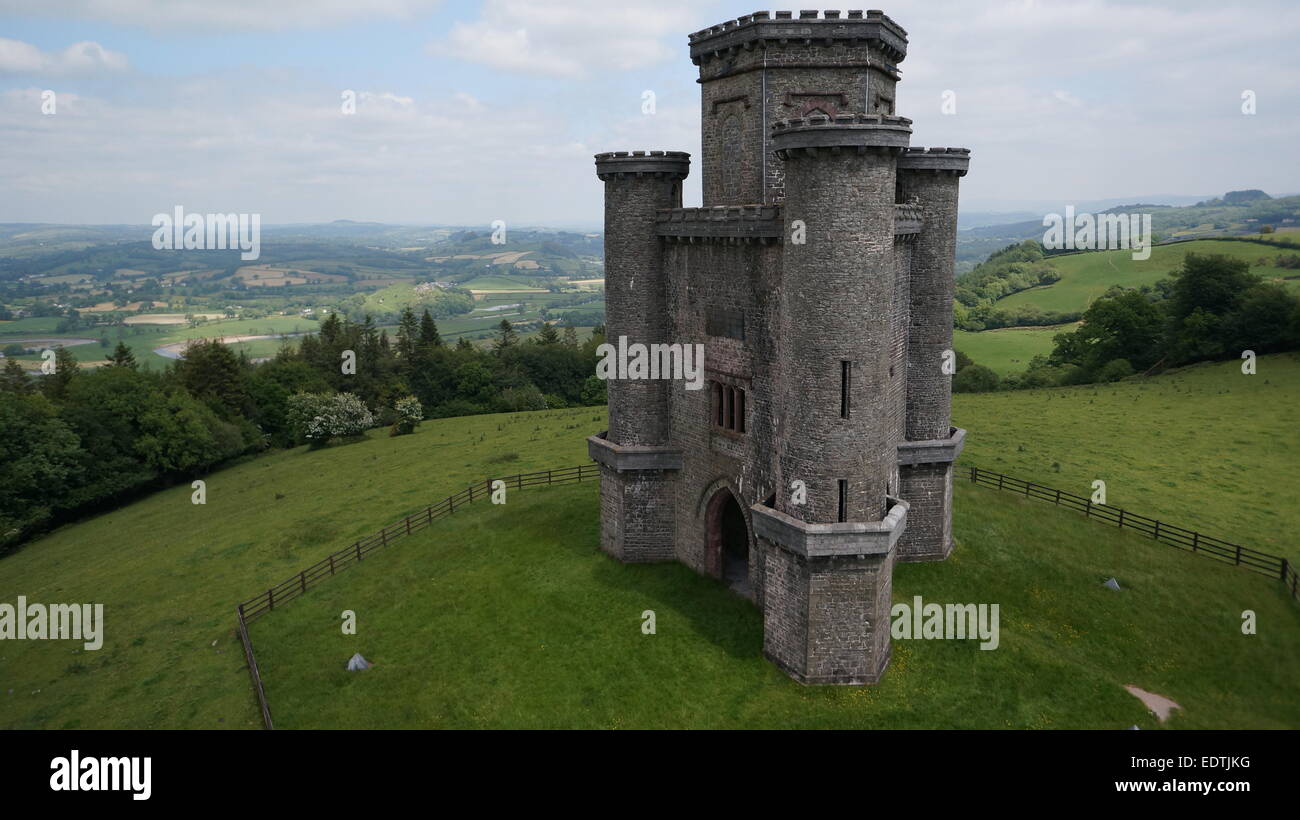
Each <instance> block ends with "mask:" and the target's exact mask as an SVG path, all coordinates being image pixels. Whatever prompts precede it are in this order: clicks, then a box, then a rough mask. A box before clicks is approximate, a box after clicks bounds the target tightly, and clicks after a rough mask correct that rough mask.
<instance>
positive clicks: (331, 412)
mask: <svg viewBox="0 0 1300 820" xmlns="http://www.w3.org/2000/svg"><path fill="white" fill-rule="evenodd" d="M289 422H290V424H291V425H292V426H293V429H294V430H295V431H296V432H297V434H298V436H299V438H301V439H303V440H304V441H307V442H309V443H310V444H311V445H312V446H315V447H319V446H321V445H323V444H325V443H326V442H327V441H329V440H330V439H331V438H335V437H337V436H344V437H347V436H359V435H361V434H362V433H364V432H365V431H366V430H369V429H370V428H371V427H373V426H374V424H375V417H374V415H372V414H371V412H370V409H369V408H368V407H366V404H365V402H363V401H362V400H361V399H359V398H357V397H356V396H355V395H353V394H352V393H335V394H333V395H329V394H324V393H299V394H297V395H295V396H292V397H290V398H289Z"/></svg>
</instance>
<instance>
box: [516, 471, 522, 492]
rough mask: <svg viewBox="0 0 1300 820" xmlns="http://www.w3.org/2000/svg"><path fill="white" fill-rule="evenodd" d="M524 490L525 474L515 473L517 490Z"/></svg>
mask: <svg viewBox="0 0 1300 820" xmlns="http://www.w3.org/2000/svg"><path fill="white" fill-rule="evenodd" d="M523 488H524V474H523V473H515V489H516V490H522V489H523Z"/></svg>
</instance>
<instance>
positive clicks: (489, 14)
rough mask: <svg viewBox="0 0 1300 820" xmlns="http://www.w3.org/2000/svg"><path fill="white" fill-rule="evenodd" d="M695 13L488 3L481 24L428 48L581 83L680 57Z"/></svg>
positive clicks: (645, 3)
mask: <svg viewBox="0 0 1300 820" xmlns="http://www.w3.org/2000/svg"><path fill="white" fill-rule="evenodd" d="M694 14H695V12H694V11H693V10H692V9H691V8H690V7H689V6H685V5H681V4H678V5H673V4H671V3H663V2H655V1H654V0H629V2H620V3H609V2H607V0H566V2H563V3H537V2H529V0H487V2H485V3H484V6H483V13H482V16H481V17H480V18H479V19H477V20H474V21H472V22H457V23H455V24H454V25H453V26H452V28H451V31H450V32H449V33H448V35H447V37H446V38H445V39H443V40H439V41H435V42H433V43H430V44H429V47H428V49H429V53H430V54H433V55H435V56H439V57H452V58H455V59H459V60H465V61H467V62H471V63H478V64H481V65H485V66H489V67H491V68H495V69H500V70H502V71H513V72H521V73H538V74H547V75H551V76H556V77H568V78H578V77H585V76H589V75H592V74H597V73H603V72H606V71H611V70H613V71H626V70H630V69H637V68H645V67H647V66H651V65H654V64H656V63H660V62H663V61H665V60H669V59H681V58H682V55H683V52H684V48H683V43H684V42H685V39H686V34H687V32H689V31H690V30H691V28H690V25H691V23H690V21H691V20H692V18H693V17H694ZM665 38H672V39H673V42H672V43H671V44H669V43H668V42H666V39H665Z"/></svg>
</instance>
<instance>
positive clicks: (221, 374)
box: [176, 339, 250, 418]
mask: <svg viewBox="0 0 1300 820" xmlns="http://www.w3.org/2000/svg"><path fill="white" fill-rule="evenodd" d="M176 372H177V374H178V375H179V377H180V382H181V384H182V385H184V386H185V389H186V390H188V391H189V393H190V395H192V396H194V397H195V398H196V399H199V400H200V401H206V402H208V403H210V404H212V405H213V406H214V407H215V408H217V409H219V410H220V411H221V412H222V414H223V415H224V416H226V417H227V418H229V417H231V416H233V415H239V414H244V413H246V412H247V411H248V410H249V409H250V408H249V405H248V389H247V386H246V385H245V384H244V374H243V372H242V371H241V368H240V365H239V357H238V356H236V355H235V353H234V351H232V350H231V349H230V348H229V347H227V346H226V345H225V344H223V343H222V342H221V341H220V340H219V339H195V340H194V341H191V342H190V344H189V346H188V347H186V348H185V355H184V357H183V358H182V359H181V360H180V362H179V363H178V364H177V366H176Z"/></svg>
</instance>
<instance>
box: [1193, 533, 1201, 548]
mask: <svg viewBox="0 0 1300 820" xmlns="http://www.w3.org/2000/svg"><path fill="white" fill-rule="evenodd" d="M1200 543H1201V534H1200V533H1199V532H1195V531H1193V532H1192V552H1196V547H1197V545H1198V544H1200Z"/></svg>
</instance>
